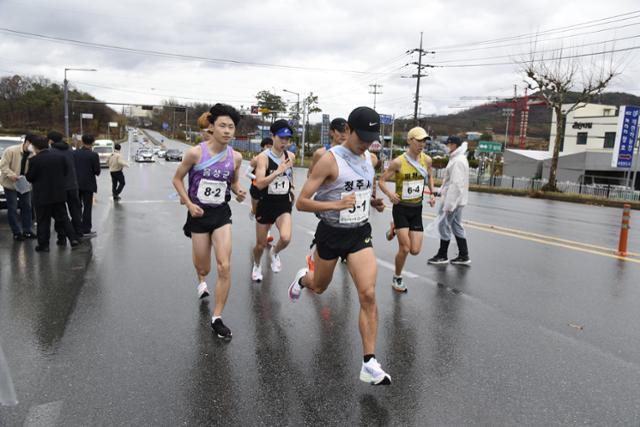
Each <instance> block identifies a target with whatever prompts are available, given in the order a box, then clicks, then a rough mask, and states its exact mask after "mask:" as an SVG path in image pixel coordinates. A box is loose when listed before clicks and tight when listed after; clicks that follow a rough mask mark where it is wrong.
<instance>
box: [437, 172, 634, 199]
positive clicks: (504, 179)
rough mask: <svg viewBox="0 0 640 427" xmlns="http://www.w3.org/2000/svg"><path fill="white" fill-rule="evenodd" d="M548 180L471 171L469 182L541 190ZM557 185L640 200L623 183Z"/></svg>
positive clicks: (562, 188)
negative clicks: (480, 173) (490, 174)
mask: <svg viewBox="0 0 640 427" xmlns="http://www.w3.org/2000/svg"><path fill="white" fill-rule="evenodd" d="M434 172H435V173H434V177H435V178H442V177H443V176H444V169H434ZM547 182H548V181H547V180H546V179H532V178H516V177H512V176H504V175H503V176H489V175H479V176H478V174H477V171H476V170H474V169H471V170H470V171H469V183H470V184H476V185H486V186H490V187H500V188H513V189H516V190H534V191H535V190H540V189H541V188H542V187H543V186H544V185H545V184H546V183H547ZM556 186H557V187H558V189H559V190H560V191H562V192H563V193H570V194H584V195H587V196H596V197H603V198H607V199H615V200H631V201H640V191H634V190H631V189H630V188H628V187H624V186H621V185H609V184H589V185H586V184H580V183H577V182H557V183H556Z"/></svg>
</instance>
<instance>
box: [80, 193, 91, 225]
mask: <svg viewBox="0 0 640 427" xmlns="http://www.w3.org/2000/svg"><path fill="white" fill-rule="evenodd" d="M80 202H81V203H82V225H81V228H82V234H87V233H90V232H91V209H92V208H93V191H83V190H80Z"/></svg>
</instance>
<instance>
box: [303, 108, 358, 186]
mask: <svg viewBox="0 0 640 427" xmlns="http://www.w3.org/2000/svg"><path fill="white" fill-rule="evenodd" d="M347 138H349V133H348V132H347V121H346V120H345V119H343V118H342V117H337V118H335V119H333V120H331V124H330V125H329V139H330V140H331V142H330V143H329V144H325V146H324V147H320V148H318V149H317V150H316V151H314V153H313V156H312V157H311V165H310V166H309V170H308V171H307V177H309V176H311V171H312V170H313V167H314V166H315V165H316V163H318V160H320V157H322V156H323V155H324V154H325V153H326V152H327V151H329V150H330V149H331V147H333V146H336V145H340V144H342V143H344V142H345V141H346V140H347Z"/></svg>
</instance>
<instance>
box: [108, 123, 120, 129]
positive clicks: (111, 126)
mask: <svg viewBox="0 0 640 427" xmlns="http://www.w3.org/2000/svg"><path fill="white" fill-rule="evenodd" d="M109 127H110V128H117V127H118V122H109Z"/></svg>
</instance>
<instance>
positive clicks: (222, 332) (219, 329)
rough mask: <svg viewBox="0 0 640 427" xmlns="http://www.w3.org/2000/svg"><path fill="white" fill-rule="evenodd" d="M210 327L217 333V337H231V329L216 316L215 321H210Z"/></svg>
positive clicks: (227, 338) (226, 338) (225, 338)
mask: <svg viewBox="0 0 640 427" xmlns="http://www.w3.org/2000/svg"><path fill="white" fill-rule="evenodd" d="M211 329H213V332H215V333H216V335H218V338H222V339H223V340H230V339H231V330H230V329H229V328H227V327H226V325H225V324H224V323H222V319H220V318H218V319H216V321H215V322H211Z"/></svg>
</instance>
